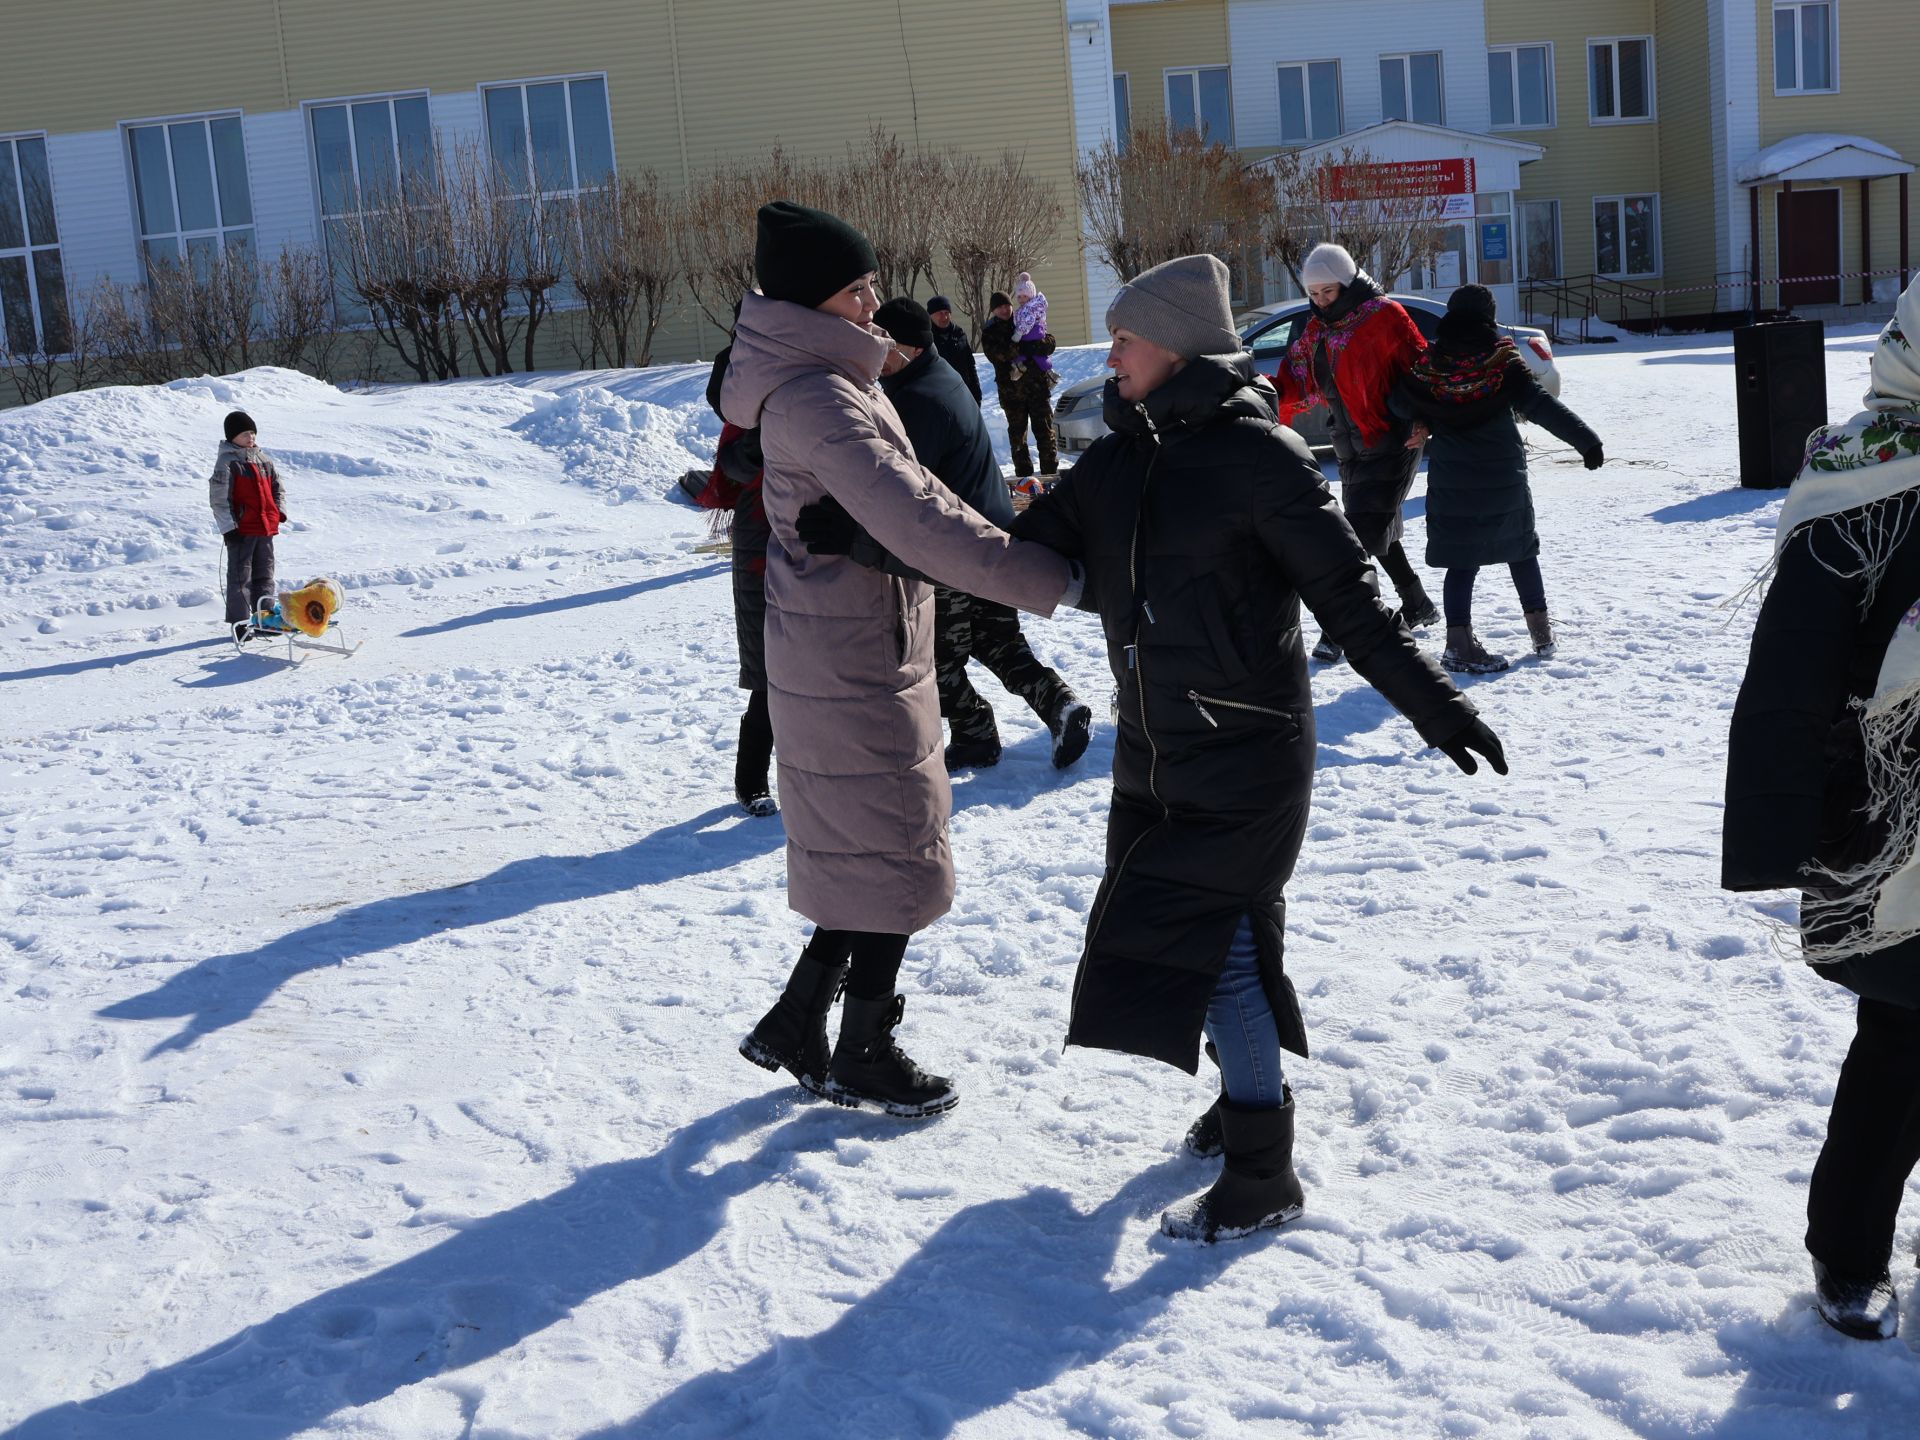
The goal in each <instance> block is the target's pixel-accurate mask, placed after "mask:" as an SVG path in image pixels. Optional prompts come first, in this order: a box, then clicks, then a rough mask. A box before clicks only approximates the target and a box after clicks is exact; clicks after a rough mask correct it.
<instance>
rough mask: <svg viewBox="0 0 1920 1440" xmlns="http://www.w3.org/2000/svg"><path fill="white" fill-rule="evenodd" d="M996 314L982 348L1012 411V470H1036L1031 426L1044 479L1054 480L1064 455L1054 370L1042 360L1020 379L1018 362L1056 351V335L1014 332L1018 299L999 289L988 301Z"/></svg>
mask: <svg viewBox="0 0 1920 1440" xmlns="http://www.w3.org/2000/svg"><path fill="white" fill-rule="evenodd" d="M989 309H990V310H991V312H992V315H993V318H992V319H991V320H989V321H988V322H987V323H986V326H985V327H984V328H983V329H982V330H981V331H980V353H981V354H982V355H985V356H986V357H987V360H988V362H989V363H990V364H992V366H993V381H994V385H995V386H996V388H997V389H998V390H999V392H1000V408H1001V409H1002V410H1004V411H1006V413H1007V440H1008V442H1009V443H1010V444H1011V445H1012V446H1013V473H1014V474H1015V475H1017V476H1020V477H1022V478H1025V477H1027V476H1030V475H1032V474H1033V456H1032V455H1030V454H1029V453H1028V451H1027V431H1028V430H1029V429H1031V430H1032V431H1033V443H1034V445H1035V446H1036V447H1038V449H1039V451H1040V480H1041V483H1042V484H1046V485H1050V484H1052V483H1053V478H1054V476H1055V475H1056V474H1058V473H1059V469H1060V460H1059V456H1058V454H1057V453H1056V451H1055V447H1054V434H1053V395H1052V389H1053V375H1052V374H1051V372H1048V371H1044V370H1042V369H1041V368H1040V367H1039V366H1038V365H1024V366H1022V367H1021V373H1020V376H1019V378H1018V379H1016V378H1015V377H1014V373H1013V367H1014V366H1015V365H1016V364H1018V363H1019V362H1020V361H1021V360H1022V359H1027V358H1031V357H1033V356H1036V355H1051V354H1052V353H1053V351H1054V339H1053V336H1051V335H1044V336H1042V337H1041V338H1040V339H1038V340H1021V339H1018V338H1017V337H1016V336H1015V335H1014V333H1013V301H1012V299H1011V298H1009V297H1008V296H1007V295H1006V294H1005V293H1003V292H1002V291H999V290H996V291H994V292H993V296H992V299H991V302H990V305H989Z"/></svg>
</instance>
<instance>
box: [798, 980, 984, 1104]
mask: <svg viewBox="0 0 1920 1440" xmlns="http://www.w3.org/2000/svg"><path fill="white" fill-rule="evenodd" d="M906 1008H907V1000H906V997H905V996H904V995H890V996H888V997H887V998H886V999H884V1000H862V999H861V998H860V997H859V996H857V995H849V996H847V1003H846V1005H845V1006H843V1007H842V1009H841V1011H840V1043H839V1044H837V1045H835V1046H834V1047H833V1063H832V1064H831V1065H830V1066H829V1067H828V1072H829V1075H830V1078H829V1079H828V1081H827V1088H826V1092H825V1093H826V1097H827V1098H828V1099H829V1100H831V1101H833V1103H834V1104H836V1105H847V1106H851V1107H854V1108H856V1109H857V1108H858V1107H859V1106H860V1105H862V1104H863V1103H864V1104H873V1105H878V1106H879V1107H880V1108H881V1109H882V1110H884V1111H886V1112H887V1114H889V1115H899V1116H901V1117H903V1118H905V1119H909V1120H916V1119H919V1118H921V1117H922V1116H926V1115H939V1114H941V1113H943V1112H944V1111H947V1110H951V1109H952V1108H953V1107H954V1106H956V1105H958V1104H959V1103H960V1092H959V1091H957V1090H955V1089H954V1088H953V1082H952V1081H951V1080H949V1079H947V1078H946V1077H945V1076H944V1075H929V1074H928V1073H927V1072H926V1071H924V1070H922V1069H921V1068H920V1067H919V1066H918V1065H916V1064H914V1063H913V1061H912V1060H911V1059H909V1058H908V1056H907V1052H906V1051H904V1050H902V1049H901V1048H900V1047H899V1046H898V1045H897V1044H895V1043H894V1039H893V1027H894V1026H896V1025H898V1024H899V1023H900V1017H901V1015H902V1014H903V1013H904V1012H905V1010H906Z"/></svg>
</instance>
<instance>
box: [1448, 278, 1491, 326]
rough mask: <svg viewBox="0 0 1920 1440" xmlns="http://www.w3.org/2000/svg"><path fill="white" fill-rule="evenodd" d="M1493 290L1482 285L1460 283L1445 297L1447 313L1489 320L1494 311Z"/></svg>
mask: <svg viewBox="0 0 1920 1440" xmlns="http://www.w3.org/2000/svg"><path fill="white" fill-rule="evenodd" d="M1497 308H1498V307H1497V306H1496V305H1495V304H1494V299H1493V292H1492V291H1491V290H1489V289H1488V288H1487V287H1486V286H1484V285H1462V286H1461V287H1460V288H1459V289H1458V290H1456V291H1454V292H1453V294H1451V295H1449V296H1448V297H1447V313H1448V314H1449V315H1466V316H1470V317H1472V318H1473V319H1475V320H1488V321H1491V320H1492V319H1493V317H1494V314H1495V313H1496V310H1497Z"/></svg>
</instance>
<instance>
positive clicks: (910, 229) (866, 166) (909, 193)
mask: <svg viewBox="0 0 1920 1440" xmlns="http://www.w3.org/2000/svg"><path fill="white" fill-rule="evenodd" d="M829 173H830V176H831V179H830V183H829V185H828V187H827V189H828V195H827V197H826V200H825V204H826V208H828V209H830V210H832V211H833V212H834V213H835V214H837V215H839V216H840V217H841V218H843V219H844V220H846V221H847V222H848V223H849V224H851V225H853V226H854V227H855V228H856V229H858V230H859V231H860V232H861V233H862V234H863V235H865V236H866V237H867V239H868V240H869V241H871V242H872V244H873V253H874V258H875V260H876V261H877V262H878V266H879V269H878V279H877V280H876V281H875V283H876V285H877V286H878V287H879V290H880V294H881V295H882V296H893V295H911V294H912V293H913V291H914V282H915V281H917V280H921V279H924V280H925V281H926V282H927V284H928V285H929V286H931V285H932V283H933V264H934V253H935V250H936V248H937V244H938V241H937V237H938V236H939V234H940V231H941V229H942V222H943V220H944V219H945V217H946V215H947V210H948V165H947V162H946V161H945V160H944V159H942V158H941V157H940V156H939V155H936V154H934V153H932V152H931V151H926V150H918V149H910V148H909V147H908V146H907V145H906V144H905V142H903V141H902V140H901V139H900V137H899V136H897V135H895V134H894V133H893V132H892V131H890V130H887V129H885V128H884V127H883V126H879V125H875V126H874V127H873V128H872V129H871V130H869V131H868V132H867V135H866V139H865V140H864V141H863V142H862V143H861V144H860V145H858V146H854V145H849V146H848V147H847V158H846V160H845V162H844V163H843V164H842V165H840V166H838V167H836V168H835V169H834V170H833V171H831V172H829ZM769 198H773V197H771V196H770V197H769ZM793 198H798V197H793Z"/></svg>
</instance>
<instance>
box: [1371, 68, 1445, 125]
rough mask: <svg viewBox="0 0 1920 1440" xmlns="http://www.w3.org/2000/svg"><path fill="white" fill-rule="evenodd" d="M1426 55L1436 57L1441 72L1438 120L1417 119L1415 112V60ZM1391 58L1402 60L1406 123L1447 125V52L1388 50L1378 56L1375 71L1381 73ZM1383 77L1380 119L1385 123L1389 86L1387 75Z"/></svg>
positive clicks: (1401, 81) (1401, 96)
mask: <svg viewBox="0 0 1920 1440" xmlns="http://www.w3.org/2000/svg"><path fill="white" fill-rule="evenodd" d="M1425 55H1431V56H1432V57H1433V58H1434V61H1435V64H1436V66H1437V68H1438V69H1439V72H1440V74H1439V81H1440V118H1439V119H1438V120H1420V119H1416V118H1415V116H1414V113H1413V62H1414V59H1415V57H1416V56H1425ZM1389 60H1398V61H1399V62H1400V85H1401V95H1400V98H1401V99H1402V100H1404V101H1405V102H1406V104H1405V105H1404V106H1403V107H1402V108H1403V109H1405V110H1406V112H1407V114H1406V121H1405V123H1407V124H1409V125H1445V124H1446V123H1447V52H1446V51H1444V50H1396V51H1388V52H1386V53H1385V54H1382V55H1380V56H1379V57H1377V62H1376V66H1375V70H1374V73H1375V74H1376V75H1377V74H1380V71H1381V70H1382V69H1383V68H1384V67H1385V66H1386V63H1387V61H1389ZM1381 79H1382V84H1381V86H1380V119H1381V121H1382V122H1383V123H1384V122H1385V120H1386V118H1387V87H1386V84H1385V76H1382V77H1381Z"/></svg>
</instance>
